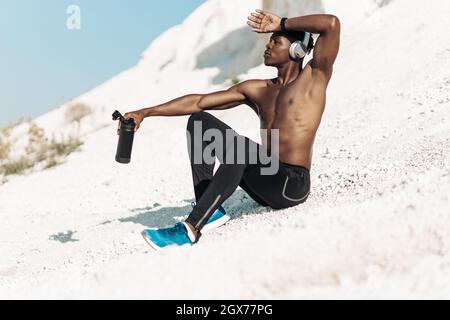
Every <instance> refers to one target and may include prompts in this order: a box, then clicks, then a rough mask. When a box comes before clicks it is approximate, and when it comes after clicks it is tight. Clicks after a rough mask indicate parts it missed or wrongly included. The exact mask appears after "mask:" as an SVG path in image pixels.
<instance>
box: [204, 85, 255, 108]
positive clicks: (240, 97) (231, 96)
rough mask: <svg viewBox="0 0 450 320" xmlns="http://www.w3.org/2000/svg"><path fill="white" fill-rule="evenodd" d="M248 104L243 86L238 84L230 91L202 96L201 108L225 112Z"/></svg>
mask: <svg viewBox="0 0 450 320" xmlns="http://www.w3.org/2000/svg"><path fill="white" fill-rule="evenodd" d="M246 103H247V97H246V95H245V92H244V91H243V88H242V85H240V84H237V85H235V86H232V87H231V88H229V89H228V90H224V91H217V92H213V93H208V94H205V95H203V96H202V98H201V99H200V101H199V107H200V109H203V110H210V109H216V110H224V109H229V108H232V107H236V106H238V105H241V104H246Z"/></svg>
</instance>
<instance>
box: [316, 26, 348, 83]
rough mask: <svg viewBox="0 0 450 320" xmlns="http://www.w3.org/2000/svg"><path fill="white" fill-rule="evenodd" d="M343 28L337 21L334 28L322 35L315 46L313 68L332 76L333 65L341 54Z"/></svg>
mask: <svg viewBox="0 0 450 320" xmlns="http://www.w3.org/2000/svg"><path fill="white" fill-rule="evenodd" d="M340 34H341V26H340V22H339V19H337V18H336V19H335V22H334V23H333V26H332V27H331V28H330V29H329V30H328V31H327V32H325V33H323V34H321V35H320V36H319V38H318V39H317V42H316V45H315V46H314V53H313V61H312V67H313V68H315V69H319V70H321V71H323V72H324V73H326V74H328V75H331V73H332V70H333V64H334V62H335V61H336V57H337V54H338V52H339V42H340Z"/></svg>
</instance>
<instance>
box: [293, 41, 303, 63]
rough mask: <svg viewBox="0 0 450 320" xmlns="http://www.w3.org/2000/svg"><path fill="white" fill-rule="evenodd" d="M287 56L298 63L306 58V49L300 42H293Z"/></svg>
mask: <svg viewBox="0 0 450 320" xmlns="http://www.w3.org/2000/svg"><path fill="white" fill-rule="evenodd" d="M289 56H290V57H291V59H293V60H295V61H299V60H301V59H303V58H304V57H305V56H306V48H304V46H303V43H302V42H301V41H295V42H293V43H292V44H291V46H290V47H289Z"/></svg>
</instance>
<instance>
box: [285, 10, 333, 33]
mask: <svg viewBox="0 0 450 320" xmlns="http://www.w3.org/2000/svg"><path fill="white" fill-rule="evenodd" d="M337 21H338V18H337V17H336V16H334V15H331V14H312V15H308V16H301V17H295V18H288V19H287V20H286V22H285V27H286V30H287V31H290V30H291V31H294V30H295V31H297V30H298V31H300V30H301V31H306V32H310V33H320V34H323V33H325V32H327V31H328V30H330V29H332V28H333V26H334V25H335V24H336V22H337ZM280 30H281V29H280Z"/></svg>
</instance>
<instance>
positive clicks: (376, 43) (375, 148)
mask: <svg viewBox="0 0 450 320" xmlns="http://www.w3.org/2000/svg"><path fill="white" fill-rule="evenodd" d="M280 2H281V1H280ZM323 2H324V11H325V12H329V13H334V14H336V15H338V16H339V17H340V19H341V23H342V26H343V28H342V41H341V50H340V54H339V56H338V60H337V62H336V65H335V68H334V70H335V71H334V76H333V79H332V81H331V83H330V86H329V91H328V96H327V106H326V111H325V113H324V116H323V118H322V125H321V127H320V129H319V131H318V134H317V138H316V142H315V148H314V158H313V167H312V171H311V179H312V190H311V195H310V197H309V199H308V200H307V202H306V203H305V204H302V205H299V206H297V207H294V208H290V209H287V210H279V211H273V210H267V209H265V208H262V207H259V206H258V205H257V204H256V203H255V202H253V201H252V200H251V199H249V197H248V196H247V195H246V194H245V193H244V192H243V191H242V190H240V189H238V190H237V191H236V192H235V193H234V194H233V195H232V196H231V198H229V199H228V200H227V201H226V202H225V203H224V206H225V209H226V210H227V211H228V212H229V213H230V214H231V215H232V217H233V218H234V219H233V220H231V222H230V223H229V224H228V225H227V226H226V227H222V228H219V229H217V230H216V231H214V232H212V233H210V234H207V235H204V236H203V237H202V239H201V241H200V242H199V243H198V244H197V245H195V246H192V247H189V248H187V247H183V248H172V249H169V250H167V251H165V252H161V253H157V252H155V251H153V250H152V249H151V248H150V247H149V246H148V245H147V244H146V243H145V242H144V241H143V239H142V238H141V236H140V234H139V232H140V231H141V230H142V229H144V228H146V227H148V226H165V225H170V224H173V223H175V222H176V221H177V220H178V219H182V218H183V216H185V215H186V214H188V213H189V208H190V205H189V202H190V201H191V200H192V199H193V188H192V182H191V173H190V166H189V162H188V157H187V151H186V144H185V125H186V120H187V117H176V118H152V119H150V118H148V119H146V120H145V121H144V122H143V124H142V127H141V129H140V130H139V132H138V134H137V135H136V140H135V145H134V150H133V156H132V162H131V164H129V165H119V164H117V163H115V162H114V155H115V148H116V145H117V136H116V135H115V129H116V125H115V124H114V123H112V122H111V121H110V114H111V113H112V111H114V110H115V109H116V108H119V109H121V110H122V111H124V112H125V111H130V110H132V109H134V108H138V107H143V106H150V105H152V104H155V103H159V102H162V101H167V100H168V99H172V98H175V97H177V96H179V95H181V94H185V93H193V92H210V91H213V90H217V89H220V88H224V87H226V85H222V84H220V83H221V81H222V80H223V79H221V77H220V75H219V76H218V72H219V69H218V67H221V68H222V70H223V71H224V70H225V71H224V75H223V76H222V78H227V77H228V76H229V75H230V74H231V73H232V72H236V71H237V70H246V71H245V73H244V74H240V75H239V77H240V78H241V79H247V78H255V77H256V78H265V77H269V76H272V75H273V74H274V70H273V69H270V68H267V67H265V66H262V65H260V63H261V62H262V57H261V54H262V47H263V45H264V43H265V38H264V36H256V35H254V34H251V33H249V32H248V30H246V29H245V17H246V15H247V14H248V13H249V11H251V10H253V9H255V8H257V7H259V4H260V1H256V0H255V1H248V2H247V1H246V2H245V5H243V4H242V1H233V2H232V1H225V0H222V1H208V2H207V3H205V4H204V5H203V6H201V7H200V8H199V9H198V10H197V11H196V12H194V13H193V14H192V15H191V16H190V17H189V18H188V19H187V20H186V21H185V22H184V23H183V25H182V26H178V27H175V28H172V29H171V30H169V31H168V32H167V33H165V34H163V35H162V36H161V37H160V38H159V39H157V40H156V41H155V42H154V43H153V44H152V45H151V46H150V48H149V49H148V50H147V51H146V52H145V53H144V55H143V57H142V59H141V61H140V62H139V64H138V65H137V66H136V67H135V68H132V69H130V70H128V71H125V72H124V73H122V74H120V75H118V76H117V77H115V78H113V79H111V80H110V81H108V82H107V83H105V84H104V85H102V86H100V87H99V88H96V89H95V90H93V91H91V92H89V93H87V94H85V95H83V96H81V97H80V98H79V99H78V100H80V101H85V102H86V103H88V104H90V105H91V106H93V107H95V108H96V111H95V113H94V115H93V116H92V117H90V118H87V119H85V120H84V121H83V123H82V125H81V132H82V134H83V140H84V141H85V144H84V145H83V146H82V150H81V151H80V152H76V153H73V154H71V155H70V156H69V157H68V159H67V161H66V163H65V164H63V165H61V166H59V167H56V168H53V169H50V170H46V171H40V172H34V173H29V174H27V175H23V176H12V177H8V179H9V182H7V183H6V184H3V185H1V186H0V217H1V219H2V223H1V224H0V244H1V245H0V298H61V299H66V298H71V299H72V298H75V299H78V298H138V299H147V298H150V299H174V298H180V299H195V298H208V299H214V298H287V299H297V298H450V276H449V275H450V252H449V250H450V205H449V194H450V193H449V190H450V159H449V158H450V157H449V151H450V130H449V129H450V125H449V117H448V115H449V107H450V97H449V96H450V94H449V92H450V38H449V37H448V30H449V25H450V22H449V20H448V18H447V14H448V12H450V4H449V3H448V2H447V1H438V0H432V1H428V2H426V4H425V3H424V2H423V1H419V0H395V1H371V0H370V1H369V0H367V1H361V2H359V1H358V3H355V2H354V1H352V2H351V6H350V5H348V6H345V7H343V6H340V7H339V6H337V2H336V1H331V0H330V1H323ZM293 3H294V2H293V1H286V5H291V6H292V8H291V9H292V10H291V11H295V10H297V12H300V13H302V11H301V10H299V8H298V7H295V5H294V4H293ZM238 4H239V5H238ZM307 4H311V2H308V3H307ZM358 4H359V6H358ZM376 4H386V5H384V6H382V7H381V9H379V7H378V5H376ZM267 5H269V4H267ZM272 5H273V4H272ZM297 6H298V4H297ZM291 11H289V12H291ZM174 38H176V39H178V40H179V42H178V41H173V39H174ZM224 39H225V40H224ZM248 41H250V43H251V44H252V45H250V46H248V45H247V44H245V42H248ZM252 41H253V42H252ZM254 41H256V43H254ZM243 43H244V44H243ZM253 44H254V47H253ZM176 77H179V78H177V79H176ZM174 79H176V80H175V82H176V84H177V86H176V87H175V88H174V89H170V88H171V86H172V85H173V81H174ZM211 81H212V82H213V84H211ZM66 107H67V106H62V107H61V108H59V109H56V110H54V111H52V112H50V113H48V114H47V115H44V116H42V117H40V118H39V119H37V120H36V121H37V122H38V123H39V124H40V125H41V126H43V127H44V128H45V129H46V130H47V132H51V131H54V132H62V131H64V132H69V131H70V130H74V128H70V127H67V126H66V125H65V124H64V121H63V119H64V111H65V108H66ZM214 114H215V115H217V116H218V117H220V118H221V119H222V120H224V121H226V122H227V123H229V124H230V125H231V126H233V127H235V128H236V129H237V130H238V131H240V132H242V133H245V134H248V135H250V136H251V137H253V138H254V139H255V138H256V136H257V133H258V119H257V117H256V115H254V114H252V112H251V111H250V110H249V108H246V107H238V108H235V109H231V110H227V111H216V112H214ZM26 128H27V125H22V126H21V127H19V128H17V129H16V130H15V132H14V135H15V136H16V137H17V139H18V142H17V143H18V145H19V144H20V141H22V143H23V141H24V138H23V133H24V132H26ZM249 128H254V130H253V129H249ZM21 139H22V140H21Z"/></svg>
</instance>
